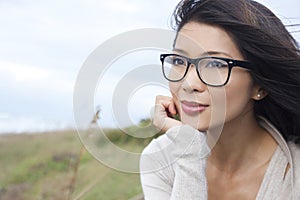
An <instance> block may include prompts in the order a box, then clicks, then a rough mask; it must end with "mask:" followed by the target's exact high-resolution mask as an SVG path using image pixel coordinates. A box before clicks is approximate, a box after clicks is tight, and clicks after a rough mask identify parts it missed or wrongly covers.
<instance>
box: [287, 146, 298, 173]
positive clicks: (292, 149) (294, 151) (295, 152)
mask: <svg viewBox="0 0 300 200" xmlns="http://www.w3.org/2000/svg"><path fill="white" fill-rule="evenodd" d="M287 144H288V147H289V149H290V152H291V155H292V159H293V165H294V166H295V168H298V169H299V170H300V144H296V143H295V142H294V141H289V142H288V143H287Z"/></svg>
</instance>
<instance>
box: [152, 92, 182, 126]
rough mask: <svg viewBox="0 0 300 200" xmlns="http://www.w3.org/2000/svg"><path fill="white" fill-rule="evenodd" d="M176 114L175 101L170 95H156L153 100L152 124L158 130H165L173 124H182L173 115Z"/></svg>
mask: <svg viewBox="0 0 300 200" xmlns="http://www.w3.org/2000/svg"><path fill="white" fill-rule="evenodd" d="M176 114H178V113H177V109H176V106H175V103H174V101H173V99H172V98H171V97H167V96H157V97H156V101H155V108H154V116H153V125H154V126H155V127H156V128H157V129H158V130H160V131H163V132H166V131H167V130H169V129H170V128H172V127H174V126H180V125H182V122H180V121H178V120H176V119H174V118H173V117H174V116H175V115H176Z"/></svg>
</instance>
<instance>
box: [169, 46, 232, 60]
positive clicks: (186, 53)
mask: <svg viewBox="0 0 300 200" xmlns="http://www.w3.org/2000/svg"><path fill="white" fill-rule="evenodd" d="M173 51H176V52H178V53H182V54H185V55H188V52H186V51H185V50H183V49H177V48H173ZM220 54H223V55H226V56H228V57H230V58H233V57H232V56H231V55H230V54H229V53H226V52H222V51H206V52H204V53H202V54H200V56H212V55H220Z"/></svg>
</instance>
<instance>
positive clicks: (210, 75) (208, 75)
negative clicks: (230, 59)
mask: <svg viewBox="0 0 300 200" xmlns="http://www.w3.org/2000/svg"><path fill="white" fill-rule="evenodd" d="M198 71H199V76H200V77H201V79H202V80H203V82H205V83H206V84H209V85H215V86H218V85H223V84H224V83H225V82H226V80H227V78H228V74H229V66H228V63H227V62H226V61H224V60H221V59H216V58H204V59H202V60H200V62H199V63H198Z"/></svg>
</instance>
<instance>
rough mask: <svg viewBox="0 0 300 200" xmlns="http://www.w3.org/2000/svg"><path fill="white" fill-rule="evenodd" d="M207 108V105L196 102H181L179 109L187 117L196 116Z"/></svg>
mask: <svg viewBox="0 0 300 200" xmlns="http://www.w3.org/2000/svg"><path fill="white" fill-rule="evenodd" d="M207 107H208V105H207V104H202V103H197V102H190V101H181V108H182V110H183V112H185V113H186V114H188V115H197V114H199V113H201V112H203V111H205V109H206V108H207Z"/></svg>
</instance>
